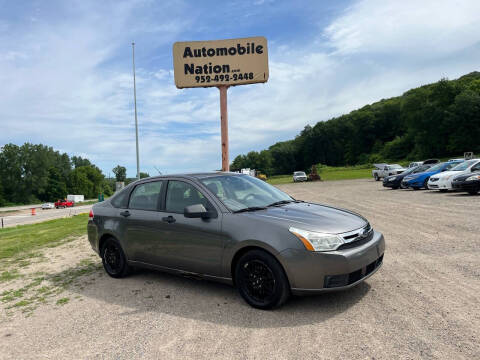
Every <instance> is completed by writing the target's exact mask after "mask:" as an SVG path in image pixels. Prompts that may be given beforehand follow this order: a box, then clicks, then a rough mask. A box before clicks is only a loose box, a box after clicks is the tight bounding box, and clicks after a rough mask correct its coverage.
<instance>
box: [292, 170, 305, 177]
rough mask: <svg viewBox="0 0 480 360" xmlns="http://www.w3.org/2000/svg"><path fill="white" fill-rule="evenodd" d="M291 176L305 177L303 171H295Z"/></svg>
mask: <svg viewBox="0 0 480 360" xmlns="http://www.w3.org/2000/svg"><path fill="white" fill-rule="evenodd" d="M293 175H296V176H306V175H305V173H304V172H303V171H295V172H294V173H293Z"/></svg>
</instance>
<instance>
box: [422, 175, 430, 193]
mask: <svg viewBox="0 0 480 360" xmlns="http://www.w3.org/2000/svg"><path fill="white" fill-rule="evenodd" d="M428 180H430V178H429V177H427V178H426V179H425V181H424V182H423V188H424V189H426V190H428Z"/></svg>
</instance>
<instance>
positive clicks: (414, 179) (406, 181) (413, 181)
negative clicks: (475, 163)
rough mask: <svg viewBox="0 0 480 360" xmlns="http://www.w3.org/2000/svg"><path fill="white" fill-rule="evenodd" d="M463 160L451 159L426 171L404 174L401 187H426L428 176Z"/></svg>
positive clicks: (414, 188)
mask: <svg viewBox="0 0 480 360" xmlns="http://www.w3.org/2000/svg"><path fill="white" fill-rule="evenodd" d="M463 161H464V160H451V161H447V162H443V163H440V164H437V165H434V166H432V167H431V168H430V169H428V170H427V171H424V172H421V173H418V174H412V175H408V176H405V177H404V178H403V180H402V183H401V187H402V188H404V189H407V188H412V189H413V190H419V189H422V188H424V189H428V187H427V183H428V179H430V176H432V175H435V174H438V173H440V172H443V171H448V170H449V169H451V168H452V167H454V166H456V165H458V164H460V163H461V162H463Z"/></svg>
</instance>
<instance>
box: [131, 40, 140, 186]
mask: <svg viewBox="0 0 480 360" xmlns="http://www.w3.org/2000/svg"><path fill="white" fill-rule="evenodd" d="M132 63H133V103H134V104H135V142H136V148H137V180H139V179H140V160H139V156H138V120H137V86H136V84H135V43H134V42H132Z"/></svg>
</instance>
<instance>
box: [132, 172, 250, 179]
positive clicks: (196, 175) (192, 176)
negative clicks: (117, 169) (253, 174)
mask: <svg viewBox="0 0 480 360" xmlns="http://www.w3.org/2000/svg"><path fill="white" fill-rule="evenodd" d="M225 175H229V176H231V175H233V176H248V175H246V174H241V173H236V172H225V171H209V172H198V173H177V174H166V175H156V176H150V177H148V178H143V179H140V180H147V179H148V180H152V179H159V180H161V179H166V178H174V177H177V178H178V177H181V178H186V179H202V178H206V177H212V176H225Z"/></svg>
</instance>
